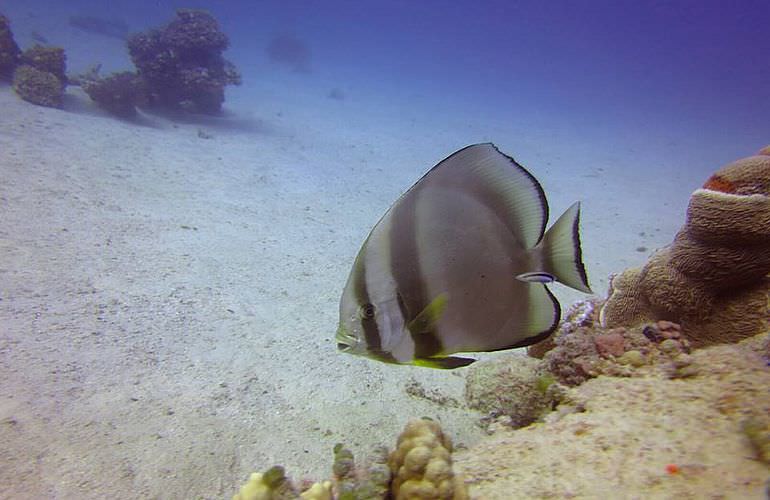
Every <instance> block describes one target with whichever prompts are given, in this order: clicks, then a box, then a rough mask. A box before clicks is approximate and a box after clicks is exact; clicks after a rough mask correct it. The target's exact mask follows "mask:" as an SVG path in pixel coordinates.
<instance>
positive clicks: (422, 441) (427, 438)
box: [388, 419, 468, 500]
mask: <svg viewBox="0 0 770 500" xmlns="http://www.w3.org/2000/svg"><path fill="white" fill-rule="evenodd" d="M388 463H389V465H390V470H391V472H392V474H393V483H392V485H391V492H392V494H393V496H394V498H395V499H396V500H407V499H420V500H465V499H467V498H468V491H467V488H466V486H465V483H463V481H462V480H461V479H460V478H459V477H458V476H455V474H454V473H453V472H452V442H451V440H450V439H449V437H448V436H446V435H445V434H444V433H443V431H442V430H441V427H440V426H439V425H438V424H437V423H436V422H434V421H432V420H428V419H422V420H412V421H411V422H409V423H408V424H407V425H406V427H405V428H404V432H402V433H401V435H400V436H399V437H398V443H397V448H396V450H395V451H393V452H392V453H391V454H390V457H389V459H388Z"/></svg>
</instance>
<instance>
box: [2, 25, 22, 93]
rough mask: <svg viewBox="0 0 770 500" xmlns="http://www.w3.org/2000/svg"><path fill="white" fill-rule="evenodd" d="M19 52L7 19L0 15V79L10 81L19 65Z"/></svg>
mask: <svg viewBox="0 0 770 500" xmlns="http://www.w3.org/2000/svg"><path fill="white" fill-rule="evenodd" d="M20 56H21V50H19V46H18V45H16V41H15V40H14V39H13V33H12V32H11V23H10V21H8V18H7V17H5V16H4V15H2V14H0V79H4V80H10V79H11V77H12V76H13V70H14V69H16V66H17V65H18V64H19V57H20Z"/></svg>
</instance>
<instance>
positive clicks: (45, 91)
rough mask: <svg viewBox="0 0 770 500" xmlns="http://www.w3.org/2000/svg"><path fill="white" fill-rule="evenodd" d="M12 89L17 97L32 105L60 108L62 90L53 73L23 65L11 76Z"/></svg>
mask: <svg viewBox="0 0 770 500" xmlns="http://www.w3.org/2000/svg"><path fill="white" fill-rule="evenodd" d="M13 89H14V90H15V91H16V93H17V94H19V97H21V98H22V99H24V100H25V101H27V102H31V103H32V104H38V105H40V106H47V107H49V108H61V107H62V98H63V96H64V89H63V88H62V86H61V81H60V80H59V79H58V78H56V76H54V75H53V73H49V72H47V71H42V70H39V69H37V68H34V67H32V66H30V65H28V64H24V65H22V66H19V67H18V68H17V69H16V71H15V72H14V74H13Z"/></svg>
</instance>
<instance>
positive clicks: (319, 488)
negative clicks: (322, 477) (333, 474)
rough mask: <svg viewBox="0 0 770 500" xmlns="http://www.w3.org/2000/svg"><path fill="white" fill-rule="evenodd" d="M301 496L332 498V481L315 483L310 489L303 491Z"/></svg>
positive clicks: (307, 499)
mask: <svg viewBox="0 0 770 500" xmlns="http://www.w3.org/2000/svg"><path fill="white" fill-rule="evenodd" d="M300 497H301V498H302V499H303V500H332V499H333V498H334V497H333V496H332V483H331V481H324V482H322V483H315V484H314V485H313V486H311V487H310V488H309V489H307V490H305V491H303V492H302V494H301V495H300Z"/></svg>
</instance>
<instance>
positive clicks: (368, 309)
mask: <svg viewBox="0 0 770 500" xmlns="http://www.w3.org/2000/svg"><path fill="white" fill-rule="evenodd" d="M359 313H360V314H361V318H363V319H372V318H373V317H374V313H375V309H374V305H373V304H364V305H362V306H361V309H360V310H359Z"/></svg>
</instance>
